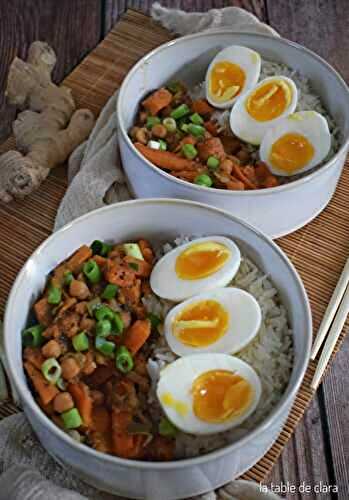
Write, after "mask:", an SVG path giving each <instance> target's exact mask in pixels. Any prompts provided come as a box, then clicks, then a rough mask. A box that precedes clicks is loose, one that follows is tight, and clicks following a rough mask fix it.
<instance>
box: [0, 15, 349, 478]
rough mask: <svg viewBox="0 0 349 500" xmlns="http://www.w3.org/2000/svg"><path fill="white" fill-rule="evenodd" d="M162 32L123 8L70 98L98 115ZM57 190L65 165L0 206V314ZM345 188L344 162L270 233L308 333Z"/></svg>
mask: <svg viewBox="0 0 349 500" xmlns="http://www.w3.org/2000/svg"><path fill="white" fill-rule="evenodd" d="M169 39H170V35H169V33H168V32H167V31H166V30H165V29H163V28H161V27H159V26H157V25H156V24H154V23H153V22H152V21H151V20H150V19H149V18H147V17H145V16H144V15H142V14H140V13H137V12H134V11H129V12H128V13H127V15H126V16H125V17H124V18H123V19H122V20H121V21H120V22H119V23H118V24H117V26H116V27H115V28H114V29H113V30H112V32H111V33H110V34H109V35H108V36H107V38H106V39H105V40H104V41H103V42H102V43H101V44H100V45H99V46H98V47H97V48H96V49H95V50H94V51H93V52H92V53H91V54H90V55H89V56H88V57H87V58H86V59H85V60H84V61H83V62H82V63H81V64H80V65H79V66H78V67H77V68H76V69H75V70H74V71H73V72H72V73H71V74H70V75H69V76H68V77H67V78H66V79H65V81H64V84H65V85H67V86H69V87H71V88H72V90H73V93H74V95H75V97H76V99H77V102H78V105H80V106H86V107H88V108H90V109H91V110H92V111H94V112H95V113H96V114H98V112H99V111H100V110H101V108H102V107H103V105H104V104H105V103H106V101H107V100H108V98H109V97H110V96H111V95H112V94H113V92H114V91H115V90H116V89H117V88H118V87H119V86H120V84H121V82H122V79H123V77H124V76H125V74H126V73H127V71H128V70H129V69H130V67H131V66H132V65H133V64H134V63H135V62H136V61H137V60H138V59H140V58H141V57H142V56H143V55H144V54H145V53H147V52H148V51H149V50H151V49H152V48H154V47H156V46H158V45H159V44H161V43H163V42H165V41H167V40H169ZM125 47H127V50H125ZM10 147H13V140H12V139H9V140H8V141H7V142H6V143H5V144H3V145H2V146H0V152H1V151H6V150H8V149H9V148H10ZM65 189H66V177H65V168H64V167H60V168H58V169H56V170H55V171H54V173H53V174H52V175H51V176H50V177H49V178H48V179H47V180H46V181H45V183H44V184H43V185H42V187H41V189H40V190H39V191H38V192H37V193H34V195H33V196H31V197H30V198H29V199H26V200H23V201H19V202H15V203H12V204H10V205H1V206H0V253H1V255H2V266H1V279H0V312H1V313H3V311H4V306H5V302H6V298H7V295H8V292H9V290H10V287H11V284H12V282H13V280H14V279H15V277H16V275H17V273H18V272H19V270H20V268H21V267H22V265H23V263H24V262H25V260H26V259H27V257H29V255H30V254H31V253H32V252H33V251H34V250H35V248H36V247H37V246H38V245H39V244H40V243H41V241H43V240H44V239H45V238H46V237H47V236H48V235H49V234H50V232H51V230H52V227H53V222H54V217H55V213H56V210H57V207H58V205H59V202H60V200H61V198H62V196H63V194H64V191H65ZM348 195H349V164H348V163H347V165H346V168H345V169H344V171H343V175H342V177H341V179H340V182H339V185H338V189H337V191H336V193H335V196H334V197H333V199H332V201H331V203H330V204H329V206H328V207H327V208H326V210H324V211H323V212H322V214H321V215H320V216H319V217H317V218H316V219H315V220H314V221H313V222H312V223H310V224H308V225H307V226H306V227H305V228H303V229H301V230H299V231H297V232H295V233H293V234H292V235H289V236H287V237H284V238H281V239H279V240H278V244H279V245H280V246H281V248H282V249H283V250H284V251H285V252H286V253H287V255H288V256H289V258H290V259H291V261H292V262H293V264H294V265H295V266H296V268H297V270H298V272H299V274H300V275H301V278H302V279H303V282H304V285H305V287H306V289H307V292H308V295H309V298H310V302H311V306H312V312H313V320H314V331H315V332H316V331H317V328H318V326H319V323H320V320H321V317H322V315H323V313H324V311H325V308H326V305H327V303H328V301H329V299H330V297H331V294H332V292H333V290H334V287H335V285H336V282H337V280H338V278H339V275H340V272H341V269H342V266H343V264H344V262H345V260H346V257H347V256H348V255H349V238H348V233H349V211H348V209H347V199H348ZM285 216H287V213H286V211H285ZM344 334H345V331H344V332H343V333H342V335H341V336H340V338H339V340H338V342H337V345H336V349H335V352H334V354H333V356H334V355H335V353H336V352H337V351H338V349H339V348H340V345H341V343H342V341H343V338H344ZM315 367H316V362H310V365H309V367H308V370H307V372H306V375H305V377H304V381H303V384H302V386H301V389H300V390H299V393H298V395H297V398H296V401H295V403H294V406H293V408H292V411H291V413H290V415H289V418H288V420H287V422H286V424H285V426H284V429H283V431H282V432H281V434H280V436H279V437H278V439H277V440H276V442H275V444H274V445H273V447H272V448H271V449H270V450H269V451H268V453H267V454H266V455H265V456H264V457H263V458H262V459H261V460H260V461H259V462H258V463H257V464H256V465H255V466H254V467H253V468H252V469H250V470H249V471H248V472H247V473H246V474H244V475H243V477H244V478H246V479H253V480H255V481H263V480H264V479H265V478H266V477H267V475H268V474H269V472H270V470H271V468H272V466H273V465H274V463H275V462H276V461H277V459H278V457H279V455H280V453H281V451H282V449H283V448H284V446H285V445H286V443H287V442H288V440H289V439H290V437H291V435H292V434H293V432H294V431H295V428H296V426H297V423H298V422H299V420H300V419H301V418H302V416H303V414H304V411H305V409H306V408H307V406H308V405H309V403H310V401H311V400H312V398H313V392H312V391H311V389H310V382H311V379H312V376H313V374H314V371H315ZM13 411H14V407H13V405H12V404H11V403H10V404H9V405H2V407H1V408H0V418H1V416H5V415H7V414H10V413H12V412H13Z"/></svg>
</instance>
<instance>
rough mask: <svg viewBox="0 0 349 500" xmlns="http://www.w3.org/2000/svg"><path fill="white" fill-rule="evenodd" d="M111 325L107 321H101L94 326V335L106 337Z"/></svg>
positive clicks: (109, 332)
mask: <svg viewBox="0 0 349 500" xmlns="http://www.w3.org/2000/svg"><path fill="white" fill-rule="evenodd" d="M111 331H112V325H111V322H110V321H109V319H102V320H101V321H98V323H97V325H96V335H98V337H108V335H110V334H111Z"/></svg>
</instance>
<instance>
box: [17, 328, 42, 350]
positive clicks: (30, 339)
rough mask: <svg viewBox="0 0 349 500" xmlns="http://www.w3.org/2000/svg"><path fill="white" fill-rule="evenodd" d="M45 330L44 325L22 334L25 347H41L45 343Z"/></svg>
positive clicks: (26, 330) (24, 331)
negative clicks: (43, 333) (43, 334)
mask: <svg viewBox="0 0 349 500" xmlns="http://www.w3.org/2000/svg"><path fill="white" fill-rule="evenodd" d="M44 330H45V328H44V327H43V326H42V325H34V326H31V327H30V328H26V329H25V330H23V332H22V341H23V345H24V347H28V346H30V347H39V346H40V345H41V344H42V343H43V340H44V339H43V336H42V332H43V331H44Z"/></svg>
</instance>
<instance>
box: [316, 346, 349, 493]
mask: <svg viewBox="0 0 349 500" xmlns="http://www.w3.org/2000/svg"><path fill="white" fill-rule="evenodd" d="M348 373H349V337H347V338H346V339H345V341H344V343H343V345H342V348H341V350H340V351H339V353H338V354H337V356H336V359H335V362H334V363H333V365H332V366H331V368H330V370H329V371H328V374H327V375H326V378H325V380H324V382H323V384H322V389H323V393H324V401H325V405H326V414H327V422H328V434H329V440H330V445H331V452H332V467H333V474H334V478H335V481H336V484H337V486H338V490H339V492H338V498H339V500H348V498H349V428H348V422H349V386H348Z"/></svg>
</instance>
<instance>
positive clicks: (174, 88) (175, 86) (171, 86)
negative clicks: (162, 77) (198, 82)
mask: <svg viewBox="0 0 349 500" xmlns="http://www.w3.org/2000/svg"><path fill="white" fill-rule="evenodd" d="M166 87H167V88H168V90H169V91H170V92H172V94H176V92H179V91H180V90H182V86H181V84H180V82H170V83H168V84H167V85H166Z"/></svg>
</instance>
